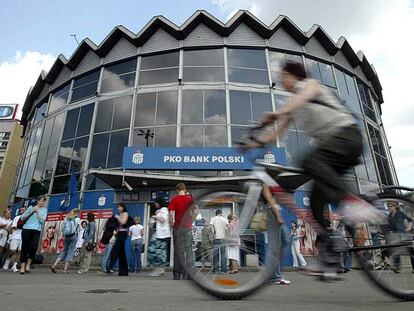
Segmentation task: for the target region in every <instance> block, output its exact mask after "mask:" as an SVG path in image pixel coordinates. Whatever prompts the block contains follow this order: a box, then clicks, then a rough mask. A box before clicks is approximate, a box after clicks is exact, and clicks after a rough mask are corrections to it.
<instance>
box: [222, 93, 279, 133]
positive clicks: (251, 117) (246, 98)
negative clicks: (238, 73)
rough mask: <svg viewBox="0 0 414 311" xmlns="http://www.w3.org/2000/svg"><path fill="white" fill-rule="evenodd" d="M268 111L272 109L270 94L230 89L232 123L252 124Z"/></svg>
mask: <svg viewBox="0 0 414 311" xmlns="http://www.w3.org/2000/svg"><path fill="white" fill-rule="evenodd" d="M266 111H272V102H271V98H270V94H268V93H256V92H244V91H230V117H231V124H240V125H246V124H250V125H251V124H253V123H255V122H258V121H260V118H261V116H262V114H263V113H264V112H266Z"/></svg>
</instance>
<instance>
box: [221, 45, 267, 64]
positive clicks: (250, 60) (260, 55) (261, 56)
mask: <svg viewBox="0 0 414 311" xmlns="http://www.w3.org/2000/svg"><path fill="white" fill-rule="evenodd" d="M228 62H229V66H234V67H245V68H258V69H267V64H266V56H265V51H264V50H245V49H228Z"/></svg>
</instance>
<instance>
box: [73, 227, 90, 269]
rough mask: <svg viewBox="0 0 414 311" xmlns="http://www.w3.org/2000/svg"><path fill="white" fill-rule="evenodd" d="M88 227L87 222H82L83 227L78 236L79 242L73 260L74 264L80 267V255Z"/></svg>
mask: <svg viewBox="0 0 414 311" xmlns="http://www.w3.org/2000/svg"><path fill="white" fill-rule="evenodd" d="M87 226H88V222H87V221H86V220H82V222H81V227H80V230H79V234H78V241H77V242H76V250H75V257H74V259H73V262H74V263H75V265H77V266H79V264H80V260H81V258H80V255H81V250H82V245H83V233H84V232H85V229H86V227H87Z"/></svg>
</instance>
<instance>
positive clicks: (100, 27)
mask: <svg viewBox="0 0 414 311" xmlns="http://www.w3.org/2000/svg"><path fill="white" fill-rule="evenodd" d="M198 9H204V10H207V11H208V12H210V13H211V14H213V15H214V16H216V17H217V18H218V19H220V20H222V21H223V22H227V21H228V19H229V18H231V16H233V15H234V13H235V12H237V10H239V9H246V10H249V11H250V12H251V13H253V14H254V15H256V16H257V17H258V18H260V19H261V20H263V21H264V22H265V23H266V24H268V25H269V24H271V22H272V21H273V20H274V19H275V18H276V17H277V16H278V15H279V14H283V15H287V16H289V17H290V18H291V19H292V20H293V21H294V22H295V23H296V24H297V25H298V26H299V27H300V28H301V29H302V30H303V31H307V30H309V29H310V28H311V27H312V25H313V24H314V23H315V24H319V25H321V26H322V27H323V28H324V29H325V30H326V31H327V33H328V34H329V35H330V36H331V38H332V39H333V40H334V41H335V42H336V41H337V39H338V38H339V37H340V36H344V37H345V38H347V39H348V41H349V42H350V44H351V46H352V47H353V49H354V50H355V51H358V50H362V51H363V52H364V54H365V55H366V57H367V59H368V60H369V62H371V63H372V64H373V65H374V67H375V69H376V71H377V73H378V75H379V78H380V81H381V84H382V87H383V89H384V90H383V95H384V104H383V105H382V110H383V116H382V119H383V123H384V127H385V130H386V133H387V136H388V142H389V144H390V146H391V147H392V148H391V152H392V155H393V159H394V164H395V166H396V169H397V174H398V178H399V181H400V184H402V185H408V186H414V156H413V155H414V143H413V140H412V139H410V134H411V135H413V134H414V96H412V95H410V94H409V90H410V89H411V88H412V85H411V84H412V81H413V79H412V74H413V72H414V61H413V57H412V51H414V35H412V30H413V29H414V0H382V1H380V0H335V1H332V0H312V1H311V0H193V1H188V0H187V1H184V0H174V1H171V0H151V1H143V0H135V1H133V0H105V1H102V0H100V1H97V0H87V1H85V0H83V1H80V0H72V1H70V2H68V1H56V0H53V1H52V0H43V1H38V0H13V1H7V0H0V47H1V48H0V103H11V102H13V103H20V104H22V103H23V102H24V100H25V97H26V95H27V92H28V90H29V88H30V86H31V85H33V84H34V83H35V82H36V79H37V77H38V76H39V73H40V72H41V70H46V71H47V70H48V69H49V68H50V67H51V65H52V64H53V62H54V61H55V59H56V57H57V56H58V55H59V54H61V53H62V54H64V55H65V56H66V57H67V58H69V57H70V56H71V55H72V53H73V51H74V50H75V49H76V46H77V43H76V41H75V39H74V38H73V37H71V36H70V35H71V34H76V35H77V38H78V40H79V41H80V40H82V39H84V38H85V37H89V38H90V39H91V40H92V41H94V42H95V43H96V44H99V43H100V42H101V41H102V40H103V39H104V38H105V36H106V35H107V34H108V33H109V32H110V31H111V30H112V29H113V28H114V27H115V26H117V25H124V26H125V27H127V28H128V29H130V30H131V31H132V32H134V33H137V32H139V31H140V29H141V28H142V27H143V26H144V25H145V24H146V23H147V22H148V21H149V20H150V19H151V18H152V17H153V16H155V15H164V16H165V17H167V18H168V19H170V20H171V21H172V22H174V23H175V24H177V25H181V24H182V23H183V22H184V21H185V20H186V19H187V18H189V17H190V16H191V15H192V14H193V13H194V11H196V10H198Z"/></svg>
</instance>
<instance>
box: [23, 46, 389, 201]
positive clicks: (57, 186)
mask: <svg viewBox="0 0 414 311" xmlns="http://www.w3.org/2000/svg"><path fill="white" fill-rule="evenodd" d="M226 55H227V59H226ZM288 60H292V61H297V62H303V61H304V64H305V67H306V69H307V73H308V75H309V76H310V77H312V78H315V79H317V80H319V81H321V82H322V83H323V84H325V85H326V86H328V87H329V88H330V89H331V90H332V91H333V92H335V93H336V94H337V95H338V96H339V97H340V99H341V101H342V103H343V104H344V105H345V106H346V107H348V108H349V109H350V110H351V111H352V113H353V114H354V115H355V118H356V119H357V120H358V123H359V126H360V128H361V130H362V131H363V133H364V144H365V150H364V154H363V156H362V157H361V164H360V165H359V166H358V167H357V168H356V169H355V171H351V172H349V174H348V176H347V182H349V183H351V184H353V185H354V186H355V187H357V184H359V185H360V186H361V188H363V189H367V188H369V187H371V186H372V185H378V184H384V185H385V184H392V183H393V182H394V180H393V176H392V174H391V167H392V166H391V163H390V161H389V158H388V156H387V153H386V152H385V148H386V147H385V146H384V144H383V140H382V138H381V137H382V136H381V131H380V126H379V125H378V124H377V120H378V118H377V117H376V112H375V109H374V105H375V103H374V102H373V100H372V96H371V94H370V90H369V88H368V86H366V85H365V84H364V83H363V82H361V81H360V80H359V79H358V78H356V77H355V76H353V75H352V74H350V73H349V72H347V71H345V70H343V69H342V68H340V67H338V66H336V65H334V64H328V63H326V62H325V61H320V60H317V59H313V58H308V57H304V56H303V55H298V53H296V52H294V53H293V54H291V53H289V52H280V51H272V50H269V49H264V48H233V47H227V48H226V47H220V48H217V47H215V48H206V49H202V48H199V49H193V48H192V49H188V48H186V49H184V50H182V51H177V50H174V51H170V52H162V53H158V54H156V53H154V54H151V55H142V56H138V57H134V58H129V59H126V60H121V61H117V62H116V63H113V64H107V65H104V66H103V69H102V68H96V69H94V70H92V71H89V72H88V73H86V74H85V75H82V76H80V77H74V78H73V79H71V80H69V81H64V83H63V84H62V85H61V86H59V87H58V88H56V89H55V90H52V92H51V96H50V99H49V96H48V97H47V98H45V99H43V100H42V104H40V105H38V108H37V109H36V110H35V111H34V113H33V116H32V120H31V121H30V124H31V127H30V128H29V129H28V131H27V134H26V138H25V147H24V155H23V156H22V165H21V167H20V177H19V179H18V184H17V196H20V197H28V196H35V195H38V194H43V193H48V192H49V191H50V192H51V193H53V194H55V193H66V192H67V191H68V183H69V179H70V174H71V172H72V171H74V172H75V173H76V176H77V178H78V181H79V189H80V187H81V184H82V180H83V178H82V176H83V175H84V174H85V172H87V170H89V169H96V168H110V169H120V168H121V164H122V153H123V147H124V146H127V145H130V146H141V147H144V146H149V147H157V146H164V147H176V146H180V147H227V146H234V145H235V143H236V142H237V141H240V140H241V139H242V138H243V136H244V135H245V134H246V133H247V127H248V126H250V125H252V124H254V123H255V122H257V121H259V120H260V117H261V115H262V113H263V112H265V111H273V110H274V109H279V108H280V107H281V106H282V105H283V104H284V102H285V101H286V100H287V98H288V96H289V94H288V93H286V92H285V91H284V90H283V89H282V87H281V85H280V71H281V68H282V66H283V64H284V63H285V62H286V61H288ZM101 73H102V74H101ZM226 73H227V77H226ZM179 78H181V79H182V83H180V82H179ZM225 81H228V84H226V83H225ZM272 83H274V85H273V86H272ZM136 86H137V88H136ZM98 94H99V96H97V95H98ZM48 99H49V100H48ZM68 103H69V104H70V105H67V104H68ZM63 108H65V109H63ZM95 110H96V111H95ZM277 145H278V146H280V147H285V148H286V155H287V159H288V164H289V165H292V166H297V165H299V164H300V162H301V161H302V160H303V158H304V156H305V155H306V154H307V153H308V152H309V151H310V150H311V149H312V142H311V140H310V139H309V137H307V136H306V135H305V133H304V132H303V130H302V129H301V128H298V127H297V126H296V124H292V125H291V126H290V128H289V129H288V130H287V131H286V133H285V135H284V136H283V137H281V138H280V139H279V141H278V142H277ZM172 173H174V172H172ZM182 174H187V175H197V176H199V175H204V176H207V175H209V176H212V175H214V176H223V175H228V174H229V172H215V173H212V172H194V174H192V172H182ZM230 174H232V173H231V172H230ZM234 174H239V172H234ZM84 182H85V185H84V186H83V188H84V189H86V190H94V189H102V188H108V187H109V186H107V185H105V184H104V183H103V182H101V181H98V180H97V179H96V178H95V177H93V176H88V177H87V178H85V179H84ZM362 185H363V186H362Z"/></svg>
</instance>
